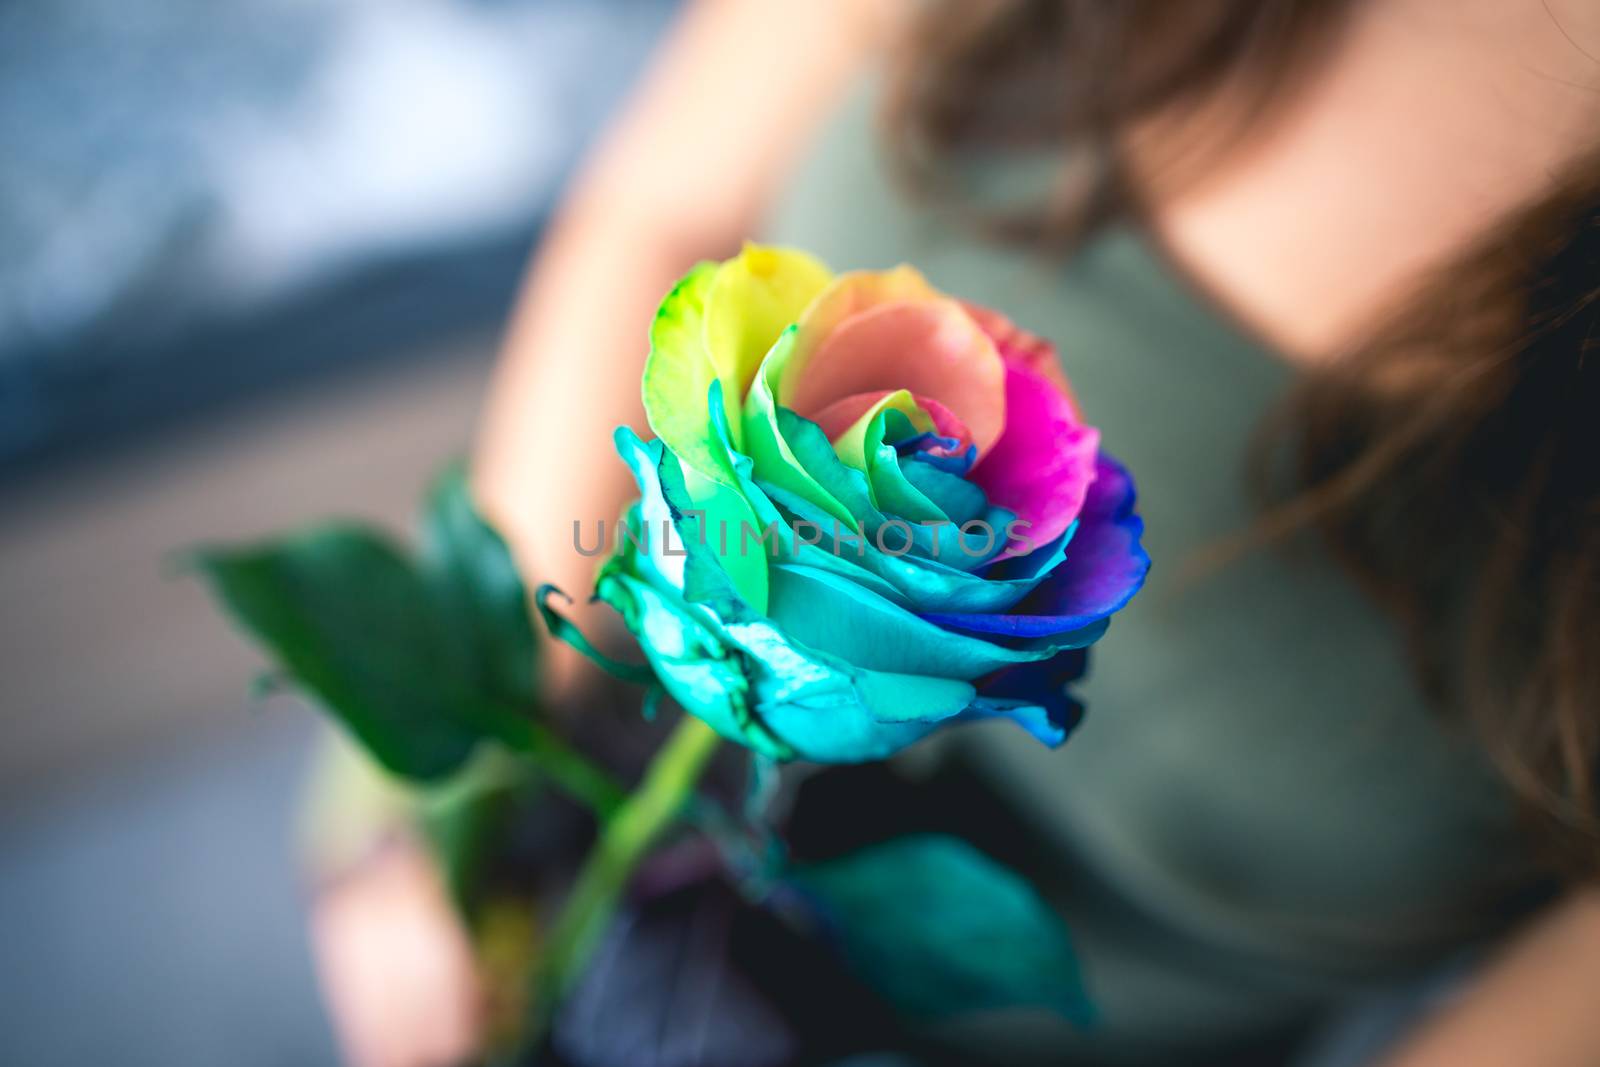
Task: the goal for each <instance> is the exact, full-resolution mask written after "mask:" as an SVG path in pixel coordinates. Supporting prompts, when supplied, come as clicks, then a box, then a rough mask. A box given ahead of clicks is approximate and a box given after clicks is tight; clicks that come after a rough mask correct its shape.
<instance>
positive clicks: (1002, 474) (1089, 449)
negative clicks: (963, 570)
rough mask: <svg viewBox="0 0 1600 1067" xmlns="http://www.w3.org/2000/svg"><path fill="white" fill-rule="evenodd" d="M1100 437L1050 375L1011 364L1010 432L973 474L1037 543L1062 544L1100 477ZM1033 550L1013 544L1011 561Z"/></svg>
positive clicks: (1008, 384) (1008, 374)
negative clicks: (1097, 473) (1097, 458)
mask: <svg viewBox="0 0 1600 1067" xmlns="http://www.w3.org/2000/svg"><path fill="white" fill-rule="evenodd" d="M1099 447H1100V431H1098V430H1096V429H1095V428H1094V427H1092V426H1085V425H1083V423H1081V422H1079V421H1078V416H1077V413H1076V412H1075V411H1074V410H1073V407H1072V399H1071V398H1070V397H1069V396H1067V394H1066V393H1064V392H1062V391H1061V389H1060V388H1059V387H1058V386H1056V384H1055V383H1054V382H1052V381H1050V380H1049V379H1048V378H1046V377H1045V376H1044V375H1043V374H1040V373H1039V372H1037V371H1035V370H1032V369H1030V368H1028V367H1025V366H1022V365H1021V364H1018V363H1008V364H1007V366H1006V429H1005V433H1003V434H1001V435H1000V439H999V440H998V441H996V442H995V445H994V447H993V448H992V449H990V450H989V452H988V454H987V455H985V456H984V457H983V459H981V460H980V461H979V462H978V465H977V466H976V467H974V468H973V469H972V475H971V480H972V483H973V484H974V485H976V486H977V487H978V488H980V489H982V490H983V491H984V494H985V495H987V496H988V498H989V500H990V501H991V502H992V503H995V504H998V505H1000V506H1001V507H1003V508H1006V509H1007V510H1010V511H1014V512H1016V515H1017V518H1018V519H1019V520H1021V521H1024V522H1026V523H1028V524H1029V528H1028V531H1027V533H1028V537H1029V538H1030V539H1031V540H1032V541H1033V542H1034V543H1035V544H1046V543H1048V542H1050V541H1053V540H1055V539H1056V538H1057V537H1059V536H1060V535H1061V534H1062V533H1064V532H1065V531H1066V529H1067V527H1069V526H1071V525H1072V520H1073V519H1075V518H1077V517H1078V512H1079V511H1080V510H1081V509H1082V508H1083V503H1084V498H1085V495H1086V494H1087V492H1088V489H1089V483H1090V482H1091V481H1093V480H1094V477H1095V454H1096V453H1097V451H1098V450H1099ZM1025 551H1026V550H1025V549H1024V548H1022V547H1021V546H1020V545H1013V546H1012V547H1011V548H1008V549H1007V550H1006V554H1007V555H1012V556H1014V555H1021V554H1023V552H1025Z"/></svg>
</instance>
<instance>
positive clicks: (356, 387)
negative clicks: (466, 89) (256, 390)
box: [0, 339, 491, 1067]
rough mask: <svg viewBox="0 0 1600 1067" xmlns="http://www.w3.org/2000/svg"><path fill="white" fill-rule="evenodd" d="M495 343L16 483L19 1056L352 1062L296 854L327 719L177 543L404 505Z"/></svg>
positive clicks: (10, 810)
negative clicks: (185, 560) (327, 1008)
mask: <svg viewBox="0 0 1600 1067" xmlns="http://www.w3.org/2000/svg"><path fill="white" fill-rule="evenodd" d="M490 350H491V345H490V344H489V342H487V341H484V340H481V339H480V340H474V341H472V342H469V343H465V344H463V345H461V346H457V347H456V349H455V350H454V351H451V352H446V353H439V354H436V356H437V358H429V357H421V358H417V359H414V360H410V361H406V362H404V363H402V364H401V365H399V366H390V367H388V368H386V369H384V370H383V371H382V372H381V375H374V376H369V377H367V378H364V379H360V380H350V381H345V382H343V383H340V384H336V385H332V386H329V387H327V388H325V389H322V390H320V391H318V392H317V393H316V394H315V395H301V396H300V397H298V398H286V399H283V400H280V401H277V402H275V404H274V406H273V407H271V408H265V409H258V410H255V411H253V412H251V413H248V414H246V415H242V416H237V417H231V418H229V419H228V420H227V421H226V422H225V423H219V424H212V425H209V426H205V427H202V428H198V429H195V430H193V431H186V432H185V433H184V434H182V435H181V436H169V437H168V438H167V439H166V440H164V441H163V442H161V443H160V444H159V445H155V446H151V447H148V448H146V449H143V450H141V451H138V452H126V453H122V454H118V455H113V456H106V457H104V458H103V459H101V460H99V461H97V462H96V463H94V464H93V465H92V466H89V467H78V468H74V469H71V470H68V471H65V472H63V473H62V475H61V476H60V477H59V478H52V479H50V480H47V481H44V482H41V483H36V484H34V485H32V486H30V487H24V488H23V489H21V490H13V491H11V492H9V493H8V494H6V495H5V496H3V497H0V737H3V738H4V741H3V742H0V946H3V949H0V951H3V957H0V958H3V961H4V962H3V965H0V1063H6V1064H19V1065H20V1064H27V1065H28V1067H55V1065H58V1064H59V1065H69V1064H70V1065H83V1064H102V1063H116V1064H119V1065H124V1067H138V1065H143V1064H149V1065H151V1067H155V1065H160V1067H187V1065H194V1067H218V1065H223V1064H226V1065H228V1067H254V1065H262V1067H266V1065H296V1067H315V1065H318V1064H324V1063H331V1062H333V1052H332V1045H331V1040H330V1037H329V1035H328V1031H327V1026H326V1022H325V1021H324V1019H323V1017H322V1013H321V1010H320V1008H319V1006H318V1003H317V1000H316V993H315V989H314V985H313V980H312V973H311V970H310V961H309V957H308V954H307V949H306V944H305V936H304V931H303V923H302V918H303V913H302V906H303V904H302V897H301V893H300V890H299V887H298V884H297V880H296V871H295V867H294V863H293V857H292V840H291V837H292V822H293V818H294V815H295V803H296V790H297V787H298V784H299V779H300V776H301V774H302V772H303V768H304V763H305V756H306V751H307V749H308V747H309V745H310V743H311V741H312V739H313V736H314V731H315V729H316V724H315V722H314V720H313V717H312V715H311V714H310V713H309V712H307V711H305V710H304V709H303V708H301V707H299V706H298V705H297V704H296V703H295V702H293V701H291V700H281V699H280V700H275V701H272V702H270V703H269V704H267V705H264V706H254V705H252V703H251V700H250V698H249V697H248V692H247V691H248V686H249V683H250V681H251V679H252V677H253V676H254V674H255V673H256V671H257V670H258V669H259V668H260V666H261V663H262V661H261V659H260V657H259V655H258V654H257V653H256V652H255V651H254V650H252V649H251V648H249V647H248V646H247V645H246V644H245V643H244V642H243V641H242V640H241V639H239V638H238V637H237V636H235V635H234V634H233V633H231V632H230V631H229V630H228V629H227V628H226V626H225V625H224V624H223V623H222V622H221V620H220V619H219V617H218V616H217V615H216V613H215V612H214V611H213V609H212V608H211V605H210V604H209V602H208V601H207V599H206V597H205V596H204V594H203V593H202V591H201V590H200V589H199V588H198V586H197V585H196V583H195V582H194V581H193V580H192V579H182V578H174V577H172V576H171V575H170V574H168V573H164V568H163V558H164V557H165V556H166V555H167V554H169V553H170V552H172V550H174V549H176V548H180V547H182V546H184V545H186V544H191V543H193V542H195V541H198V540H204V539H209V538H238V537H249V536H260V535H262V534H264V533H267V532H270V531H273V530H278V529H283V528H285V527H289V526H293V525H295V524H297V523H300V522H303V521H306V520H308V519H311V518H314V517H318V516H327V515H335V514H337V515H343V516H357V517H366V518H373V519H378V520H382V521H385V522H388V523H390V524H392V525H393V526H394V527H395V528H397V529H404V528H405V527H406V524H407V523H408V522H409V517H410V514H411V511H412V509H413V506H414V503H415V501H416V500H417V498H418V496H419V494H420V492H421V490H422V487H423V486H424V484H425V483H426V481H427V479H428V478H429V477H430V475H431V474H432V473H433V471H434V470H435V469H436V468H437V467H438V466H439V465H440V464H441V463H442V462H443V461H444V460H446V459H448V458H450V457H451V456H452V455H456V454H459V453H461V452H462V451H463V450H464V449H465V447H466V445H467V444H468V441H469V434H470V427H471V424H472V420H473V418H474V416H475V413H476V407H477V402H478V397H479V394H480V391H481V388H482V383H483V380H484V376H485V375H486V373H487V367H488V353H489V352H490Z"/></svg>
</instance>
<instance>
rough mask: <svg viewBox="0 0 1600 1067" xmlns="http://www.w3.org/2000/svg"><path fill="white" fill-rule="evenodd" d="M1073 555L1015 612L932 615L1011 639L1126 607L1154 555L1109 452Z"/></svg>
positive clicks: (1081, 623)
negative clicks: (1146, 545)
mask: <svg viewBox="0 0 1600 1067" xmlns="http://www.w3.org/2000/svg"><path fill="white" fill-rule="evenodd" d="M1095 472H1096V473H1095V480H1094V482H1093V483H1092V484H1091V485H1090V486H1089V492H1088V495H1087V496H1086V497H1085V499H1084V503H1083V511H1082V512H1081V513H1080V514H1079V516H1078V529H1077V532H1076V533H1074V534H1073V535H1072V540H1071V541H1070V542H1068V544H1067V558H1066V561H1065V562H1064V563H1062V564H1061V566H1060V567H1058V568H1057V569H1056V571H1055V573H1054V574H1052V575H1051V576H1050V577H1049V578H1047V579H1046V580H1045V581H1044V583H1043V584H1042V585H1040V586H1039V588H1038V589H1036V590H1034V591H1033V592H1032V593H1031V594H1029V596H1028V598H1027V599H1026V600H1024V601H1023V602H1022V603H1021V604H1019V605H1018V606H1017V610H1016V612H1015V613H1013V614H1006V615H968V614H959V615H956V614H952V615H941V614H930V615H925V616H923V617H924V618H926V619H927V620H928V621H930V622H934V623H937V624H939V625H940V626H949V627H952V628H955V629H960V630H970V631H973V632H976V633H987V634H998V635H1002V636H1006V637H1043V636H1046V635H1049V634H1060V633H1067V632H1070V631H1072V630H1079V629H1082V628H1083V627H1085V626H1089V625H1092V624H1093V623H1095V622H1098V621H1100V620H1101V619H1104V618H1107V617H1108V616H1110V615H1111V614H1113V613H1114V612H1117V611H1119V610H1121V609H1122V607H1123V605H1125V604H1127V602H1128V601H1129V600H1130V599H1132V597H1133V594H1134V593H1136V592H1138V591H1139V587H1140V586H1141V585H1143V584H1144V578H1145V574H1146V573H1147V572H1148V571H1149V570H1150V557H1149V555H1147V554H1146V553H1145V550H1144V546H1143V545H1141V544H1140V543H1139V537H1140V535H1141V534H1142V533H1143V532H1144V520H1142V519H1140V518H1139V516H1138V515H1135V514H1134V512H1133V505H1134V495H1135V494H1134V486H1133V479H1132V478H1131V477H1130V476H1129V474H1128V472H1127V470H1126V469H1124V468H1123V466H1122V464H1120V463H1118V462H1117V461H1116V460H1114V459H1112V458H1111V457H1110V456H1108V455H1106V454H1105V453H1101V454H1100V456H1099V458H1098V459H1097V460H1096V462H1095Z"/></svg>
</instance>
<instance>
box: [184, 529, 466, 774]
mask: <svg viewBox="0 0 1600 1067" xmlns="http://www.w3.org/2000/svg"><path fill="white" fill-rule="evenodd" d="M194 559H195V562H196V563H197V565H198V567H199V569H200V571H201V572H202V573H203V574H204V575H205V576H206V577H207V578H208V579H209V580H210V582H211V584H212V586H213V588H214V589H215V591H216V592H217V595H218V596H220V597H221V599H222V601H223V603H224V604H226V605H227V607H228V610H229V611H230V612H231V613H232V614H233V615H234V617H235V618H236V619H238V620H239V622H240V623H241V624H243V626H244V628H245V629H246V630H248V631H249V632H250V633H251V634H253V635H254V636H255V637H256V638H257V639H258V640H260V641H261V643H262V644H264V645H265V646H266V647H267V648H268V649H269V650H270V651H271V652H272V653H273V655H274V656H275V657H276V658H277V659H278V660H279V662H280V663H282V664H283V666H284V667H286V668H287V669H288V670H289V672H290V674H292V675H293V676H294V678H295V680H296V681H297V682H298V683H299V684H300V685H301V686H303V687H305V689H307V690H308V691H309V692H310V693H311V694H312V695H313V696H315V697H316V698H317V699H318V700H319V701H320V702H321V703H322V704H323V705H325V706H326V707H327V708H328V710H329V711H331V712H332V713H333V714H334V715H336V716H337V717H338V718H339V719H340V720H341V721H343V723H344V724H345V725H346V726H347V727H349V728H350V730H351V732H352V733H354V734H355V735H356V737H357V738H359V739H360V740H361V742H362V743H363V744H364V745H365V746H366V747H367V749H368V750H369V751H370V752H371V753H372V755H373V756H374V757H375V758H376V759H377V760H378V761H379V762H380V763H382V764H383V765H384V766H385V767H386V768H388V769H389V770H390V771H392V772H394V773H395V774H398V775H401V776H403V777H407V778H415V779H422V780H428V779H438V778H441V777H443V776H445V775H447V774H449V773H450V772H452V771H454V770H455V769H456V768H457V767H459V766H460V765H461V763H462V761H463V760H465V759H466V757H467V755H468V753H469V752H470V751H471V750H472V747H473V745H474V743H475V742H476V741H477V740H478V738H479V736H480V735H481V732H482V724H481V721H479V720H480V719H481V717H482V716H483V713H482V711H481V709H480V708H478V707H476V705H477V704H478V703H479V702H480V701H481V700H482V696H481V694H479V693H476V692H474V690H473V689H472V687H471V685H470V683H469V682H468V680H467V679H464V678H463V677H462V676H461V672H460V669H459V652H457V651H456V648H457V646H456V644H455V642H454V641H453V640H452V639H451V637H450V635H449V634H448V633H447V632H446V627H445V625H444V624H443V621H442V616H441V614H440V612H439V611H438V610H437V608H436V607H435V603H436V600H435V593H434V591H433V589H432V588H430V586H429V584H428V583H427V582H425V581H424V579H423V578H422V576H421V575H420V574H418V573H417V571H416V569H415V568H413V567H412V566H411V564H410V562H409V561H407V560H406V558H405V557H404V556H403V555H401V553H400V551H399V550H398V549H396V548H395V547H394V546H393V545H392V544H390V543H389V542H388V541H386V540H385V539H383V538H382V537H381V536H379V535H378V534H376V533H374V532H373V531H371V530H369V529H366V528H364V527H360V526H352V525H344V524H335V525H328V526H322V527H318V528H315V529H313V530H310V531H307V532H305V533H301V534H297V535H294V536H291V537H288V538H285V539H283V540H280V541H275V542H269V543H266V544H262V545H258V546H254V547H245V548H238V549H231V548H223V549H209V550H202V551H200V552H199V553H197V554H196V555H195V557H194Z"/></svg>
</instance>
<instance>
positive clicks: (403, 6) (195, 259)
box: [0, 0, 674, 1067]
mask: <svg viewBox="0 0 1600 1067" xmlns="http://www.w3.org/2000/svg"><path fill="white" fill-rule="evenodd" d="M673 7H674V4H673V2H672V0H10V2H9V3H4V4H0V716H3V722H0V730H3V732H0V945H3V946H4V949H3V951H4V965H3V967H0V1062H3V1063H7V1064H19V1065H20V1064H27V1065H29V1067H54V1065H57V1064H73V1065H81V1064H90V1063H111V1062H114V1063H118V1064H122V1065H131V1067H137V1065H143V1064H151V1065H156V1064H160V1065H162V1067H186V1065H190V1064H193V1065H205V1067H216V1065H218V1064H228V1065H230V1067H253V1065H256V1064H261V1065H267V1064H294V1065H299V1067H314V1065H317V1064H331V1063H333V1062H335V1056H334V1050H333V1043H332V1038H331V1035H330V1032H329V1029H328V1026H327V1023H326V1020H325V1018H324V1016H323V1013H322V1009H321V1006H320V1004H319V1003H318V999H317V994H316V989H315V984H314V978H313V973H312V969H311V962H310V956H309V953H308V950H307V947H306V939H305V932H304V925H303V919H304V916H303V909H304V897H303V887H302V886H301V885H300V884H299V883H298V881H297V872H296V868H295V865H294V863H293V835H294V829H295V818H296V801H297V792H298V788H299V784H300V782H301V780H302V778H303V777H304V775H305V773H306V764H307V754H308V750H309V748H310V746H311V744H312V743H313V741H314V740H315V731H316V729H317V726H316V723H315V721H314V719H313V716H312V715H311V714H310V713H309V712H307V711H306V710H305V709H304V708H302V707H300V706H298V705H297V704H296V703H295V702H294V701H293V700H290V699H287V698H282V697H278V698H271V699H260V698H255V697H252V696H251V693H250V691H249V682H250V680H251V678H252V677H253V676H254V675H255V674H256V673H258V672H259V670H260V668H261V666H262V661H261V659H260V657H259V656H258V654H256V653H255V652H254V651H252V650H251V649H250V648H249V647H248V646H247V645H246V644H245V643H244V642H243V641H242V640H241V639H239V638H238V637H236V636H235V635H234V634H232V633H231V632H230V631H229V630H228V629H227V628H226V626H225V625H224V624H223V623H222V622H221V620H220V617H219V616H218V615H217V613H216V612H215V611H214V610H213V609H212V607H211V605H210V604H209V602H208V601H207V599H206V597H205V595H204V593H203V591H202V590H201V589H200V587H199V586H198V584H197V583H196V582H195V581H193V580H192V579H185V578H183V577H181V576H178V575H175V573H174V567H173V566H172V560H171V557H172V554H173V553H174V551H175V550H179V549H181V548H183V547H184V546H185V545H188V544H192V543H195V542H198V541H204V540H210V539H218V538H224V539H237V538H251V537H256V536H261V535H264V534H267V533H271V532H274V531H279V530H282V529H284V528H287V527H290V526H294V525H297V524H299V523H302V522H305V521H307V520H310V519H314V518H318V517H323V516H329V515H340V516H351V517H358V518H366V519H374V520H379V521H382V522H384V523H386V524H388V525H390V526H391V527H392V528H394V529H396V530H403V529H405V527H406V524H407V523H408V522H409V517H410V513H411V510H412V507H413V504H414V502H415V501H416V500H417V498H418V496H419V494H420V492H421V490H422V487H423V486H424V484H425V483H426V482H427V480H428V479H429V477H430V476H431V475H432V474H433V473H434V471H435V470H436V469H437V468H438V467H439V466H440V465H441V464H442V463H443V462H444V461H445V460H447V459H449V458H450V457H452V456H455V455H458V454H460V453H462V452H463V451H464V450H465V449H466V447H467V445H468V443H469V440H470V434H471V429H472V423H473V420H474V417H475V414H476V410H477V405H478V402H479V398H480V396H481V393H482V389H483V386H484V383H485V380H486V377H487V374H488V371H489V368H490V366H491V362H492V358H493V354H494V349H495V344H496V338H497V335H498V333H499V330H500V328H501V326H502V323H503V320H504V317H505V315H506V313H507V310H508V308H509V305H510V301H511V297H512V294H513V291H514V289H515V286H516V284H517V281H518V278H519V274H520V272H521V269H522V266H523V264H524V262H525V261H526V259H527V256H528V253H529V251H530V249H531V247H532V245H533V244H534V242H536V241H537V239H538V235H539V231H540V227H541V223H542V221H543V220H544V218H545V215H546V213H547V212H548V211H549V209H550V208H551V205H552V203H553V200H554V198H555V196H556V194H557V192H558V190H559V188H560V187H561V185H562V183H563V180H564V177H565V175H566V174H567V173H568V171H569V170H570V168H571V167H572V166H573V165H574V163H575V161H576V158H577V156H578V155H579V153H580V152H581V151H582V149H583V147H584V146H585V144H586V143H587V141H588V140H589V139H590V138H591V137H592V136H593V135H594V134H595V132H596V131H597V130H598V129H599V128H600V127H601V125H602V124H603V121H604V119H605V117H606V116H607V115H608V114H609V112H610V111H611V109H612V108H613V107H615V106H616V104H617V103H618V102H619V99H620V98H621V96H622V95H623V94H624V93H625V92H626V90H627V88H628V86H629V84H630V82H631V81H632V79H633V78H635V77H636V75H637V73H638V71H639V69H640V67H641V65H642V63H643V61H644V59H645V57H646V56H647V54H648V52H649V49H650V47H651V45H652V44H653V42H654V40H655V38H656V37H657V36H658V35H659V33H660V32H661V30H662V29H663V28H664V26H665V24H666V23H667V21H668V20H669V18H670V16H671V13H672V9H673Z"/></svg>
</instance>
